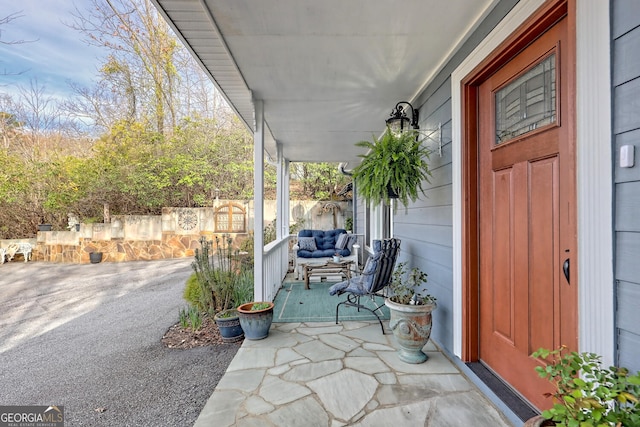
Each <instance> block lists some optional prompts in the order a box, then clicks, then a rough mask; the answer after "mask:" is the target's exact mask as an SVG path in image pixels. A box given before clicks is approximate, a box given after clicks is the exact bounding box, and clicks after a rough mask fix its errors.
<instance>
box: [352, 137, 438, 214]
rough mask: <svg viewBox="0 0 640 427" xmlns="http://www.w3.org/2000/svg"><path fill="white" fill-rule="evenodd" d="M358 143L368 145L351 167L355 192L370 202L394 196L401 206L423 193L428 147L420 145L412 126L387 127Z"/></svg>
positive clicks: (426, 179)
mask: <svg viewBox="0 0 640 427" xmlns="http://www.w3.org/2000/svg"><path fill="white" fill-rule="evenodd" d="M356 146H358V147H364V148H368V149H369V151H368V152H367V154H365V155H361V156H360V157H362V162H361V163H360V164H359V165H358V166H356V167H355V168H354V169H353V179H354V181H355V182H356V184H357V186H358V194H359V195H360V196H362V197H364V199H365V200H366V201H367V203H369V204H370V205H371V206H377V205H379V204H380V203H385V204H389V203H390V199H392V198H397V199H398V200H399V201H400V202H401V203H402V204H403V205H404V206H405V207H406V206H408V204H409V200H411V201H412V202H415V201H416V200H417V199H418V197H419V194H420V193H422V194H424V189H423V188H422V185H423V183H424V182H425V181H426V182H429V179H430V177H431V171H430V170H429V164H428V163H427V160H429V150H428V149H427V148H426V147H423V146H422V141H421V140H419V139H418V132H417V131H416V130H408V131H405V132H401V133H394V132H393V131H391V129H390V128H389V127H388V126H387V129H386V130H385V132H384V133H383V134H382V136H381V137H380V138H379V139H376V138H375V136H374V137H373V142H370V141H360V142H358V143H356Z"/></svg>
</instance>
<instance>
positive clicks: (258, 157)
mask: <svg viewBox="0 0 640 427" xmlns="http://www.w3.org/2000/svg"><path fill="white" fill-rule="evenodd" d="M253 107H254V109H255V121H256V122H255V126H254V132H253V170H254V172H253V188H254V190H253V192H254V193H253V205H254V215H253V239H254V240H253V241H254V248H253V260H254V261H253V277H254V282H253V299H254V301H263V300H264V296H265V285H264V259H263V258H264V233H263V224H264V103H263V101H262V100H260V99H254V101H253Z"/></svg>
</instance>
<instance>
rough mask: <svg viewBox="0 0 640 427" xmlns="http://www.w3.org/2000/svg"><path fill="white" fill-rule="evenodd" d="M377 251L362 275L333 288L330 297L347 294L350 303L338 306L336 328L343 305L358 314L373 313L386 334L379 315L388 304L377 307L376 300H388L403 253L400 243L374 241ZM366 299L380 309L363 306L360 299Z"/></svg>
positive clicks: (394, 241)
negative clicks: (387, 290) (397, 262)
mask: <svg viewBox="0 0 640 427" xmlns="http://www.w3.org/2000/svg"><path fill="white" fill-rule="evenodd" d="M373 250H374V253H373V255H371V256H370V257H369V258H368V259H367V262H366V264H365V266H364V268H363V270H362V273H360V274H359V275H357V276H355V277H352V278H351V279H349V280H345V281H344V282H339V283H336V284H335V285H333V286H331V288H329V294H331V295H342V294H347V299H346V300H344V301H341V302H339V303H338V305H337V306H336V324H337V323H338V315H339V310H340V306H341V305H345V306H349V307H356V308H357V309H358V311H360V309H364V310H368V311H370V312H371V313H373V315H374V316H376V318H377V319H378V322H380V327H381V328H382V333H383V334H384V326H383V324H382V319H381V318H380V315H379V314H378V311H380V309H381V308H382V307H383V306H384V304H381V305H377V304H376V303H375V297H377V296H379V297H383V298H384V297H385V290H386V289H385V288H386V287H387V286H388V285H389V284H390V282H391V274H392V273H393V269H394V267H395V264H396V259H397V258H398V252H399V251H400V239H385V240H374V241H373ZM362 297H365V298H370V299H371V300H372V301H374V306H375V307H376V308H375V309H372V308H370V307H368V306H366V305H364V304H362V303H361V302H360V298H362Z"/></svg>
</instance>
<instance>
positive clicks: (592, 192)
mask: <svg viewBox="0 0 640 427" xmlns="http://www.w3.org/2000/svg"><path fill="white" fill-rule="evenodd" d="M543 3H544V0H528V1H521V2H519V3H518V4H517V5H516V6H515V7H514V8H513V9H512V10H511V12H509V14H508V15H507V16H506V17H505V18H504V19H503V20H502V21H501V22H500V23H499V24H498V25H497V26H496V27H495V28H494V29H493V31H492V32H491V33H490V34H489V35H488V36H487V37H486V38H485V39H484V40H483V41H482V42H481V43H480V44H479V45H478V46H477V47H476V49H474V51H473V52H472V53H471V54H470V55H469V56H468V57H467V58H466V59H465V60H464V61H463V62H462V63H461V64H460V66H458V68H456V70H455V71H454V72H453V73H452V75H451V105H452V140H453V144H452V179H453V189H452V190H453V352H454V354H455V355H457V356H458V357H461V355H462V153H461V149H460V147H461V135H462V126H461V125H462V110H461V107H462V105H461V82H462V80H463V79H464V78H465V77H466V76H467V75H468V74H469V73H470V72H471V71H472V70H473V69H474V68H475V67H476V66H477V65H478V64H480V62H482V61H483V60H484V59H485V58H486V57H488V56H489V55H490V54H491V52H492V51H493V50H494V49H495V48H497V47H498V46H499V45H500V43H502V42H503V41H504V40H505V39H506V38H507V37H508V36H509V35H510V34H512V33H513V32H514V31H515V30H516V29H517V28H518V27H519V26H520V25H521V24H523V23H524V22H525V21H526V20H527V19H528V18H529V17H530V16H531V15H532V14H533V13H534V12H535V11H536V10H537V9H538V8H539V7H540V6H542V4H543ZM576 3H577V6H576V7H577V11H576V14H577V16H576V21H577V29H576V31H577V34H576V38H577V46H576V49H577V52H576V58H577V66H576V69H577V76H576V82H577V83H576V86H577V87H576V92H577V100H576V110H577V122H576V126H577V129H576V138H577V159H576V161H577V164H576V167H577V198H578V200H577V203H578V206H577V212H578V227H577V228H578V253H579V258H578V265H579V266H580V274H579V280H580V288H579V292H578V329H579V337H578V342H579V347H580V350H588V351H593V352H595V353H598V354H600V355H602V356H603V358H604V361H605V364H606V365H607V366H608V365H609V364H613V360H614V322H613V319H614V318H613V308H614V304H613V231H612V224H613V222H612V212H611V206H612V189H611V187H612V183H611V180H612V169H611V83H610V71H609V61H610V60H609V58H610V39H609V2H606V1H602V2H581V1H578V2H576ZM603 224H606V225H605V226H603ZM582 313H586V315H582Z"/></svg>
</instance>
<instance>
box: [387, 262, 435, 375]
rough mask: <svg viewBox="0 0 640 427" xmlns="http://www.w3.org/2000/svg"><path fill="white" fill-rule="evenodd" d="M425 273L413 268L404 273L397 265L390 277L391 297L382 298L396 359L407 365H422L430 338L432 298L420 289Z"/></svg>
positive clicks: (399, 265) (405, 266)
mask: <svg viewBox="0 0 640 427" xmlns="http://www.w3.org/2000/svg"><path fill="white" fill-rule="evenodd" d="M426 282H427V274H426V273H425V272H423V271H422V270H420V269H419V268H417V267H414V268H413V269H411V271H407V263H406V262H401V263H400V264H398V266H397V267H396V269H395V270H394V271H393V274H392V276H391V284H390V288H391V295H390V296H389V297H387V298H386V299H385V302H384V303H385V305H386V306H387V307H389V313H390V318H389V327H390V328H391V330H392V331H393V335H394V337H395V338H396V341H397V342H398V345H399V347H400V349H399V350H398V357H399V358H400V360H402V361H404V362H407V363H423V362H426V361H427V359H428V357H427V355H426V354H425V353H424V352H423V351H422V348H423V347H424V346H425V344H426V343H427V341H429V337H430V336H431V312H432V311H433V310H435V309H436V307H437V305H436V298H435V297H434V296H432V295H429V294H428V293H425V291H424V290H423V289H422V284H424V283H426Z"/></svg>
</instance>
